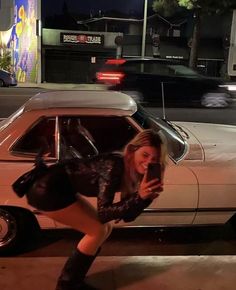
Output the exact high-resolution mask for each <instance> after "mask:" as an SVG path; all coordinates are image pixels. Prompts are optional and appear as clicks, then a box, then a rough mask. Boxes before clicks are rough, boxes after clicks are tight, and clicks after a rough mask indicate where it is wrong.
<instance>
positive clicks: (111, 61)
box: [105, 58, 126, 64]
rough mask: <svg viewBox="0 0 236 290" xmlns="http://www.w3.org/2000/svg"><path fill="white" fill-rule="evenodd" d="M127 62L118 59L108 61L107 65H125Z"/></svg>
mask: <svg viewBox="0 0 236 290" xmlns="http://www.w3.org/2000/svg"><path fill="white" fill-rule="evenodd" d="M125 62H126V60H125V59H122V58H117V59H108V60H107V61H106V62H105V64H123V63H125Z"/></svg>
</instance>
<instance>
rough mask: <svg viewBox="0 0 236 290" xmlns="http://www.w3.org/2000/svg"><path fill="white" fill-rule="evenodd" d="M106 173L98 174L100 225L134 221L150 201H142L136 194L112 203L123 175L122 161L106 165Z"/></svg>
mask: <svg viewBox="0 0 236 290" xmlns="http://www.w3.org/2000/svg"><path fill="white" fill-rule="evenodd" d="M107 165H108V167H107V170H106V172H102V173H101V174H100V179H99V194H98V206H97V208H98V215H99V219H100V220H101V222H102V223H106V222H108V221H111V220H117V219H124V221H127V222H128V221H131V220H134V219H135V218H136V217H137V216H138V215H140V213H141V212H142V210H143V209H144V208H145V207H147V206H148V205H149V204H150V203H151V200H143V199H142V198H141V197H140V196H139V195H138V194H137V193H134V194H133V195H132V196H130V197H127V198H125V199H122V200H121V201H119V202H116V203H113V200H114V196H115V193H116V192H117V191H118V189H119V188H120V184H121V178H122V174H123V170H124V167H123V161H121V160H113V162H112V164H109V163H108V164H107Z"/></svg>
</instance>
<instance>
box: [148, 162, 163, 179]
mask: <svg viewBox="0 0 236 290" xmlns="http://www.w3.org/2000/svg"><path fill="white" fill-rule="evenodd" d="M154 178H158V179H159V180H160V181H161V164H160V163H149V164H148V169H147V181H150V180H152V179H154Z"/></svg>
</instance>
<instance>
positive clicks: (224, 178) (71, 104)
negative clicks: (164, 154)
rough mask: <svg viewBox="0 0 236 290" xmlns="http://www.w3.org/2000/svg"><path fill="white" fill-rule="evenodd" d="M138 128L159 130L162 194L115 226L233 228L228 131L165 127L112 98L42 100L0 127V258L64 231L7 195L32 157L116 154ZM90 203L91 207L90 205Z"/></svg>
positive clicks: (101, 94) (61, 94)
mask: <svg viewBox="0 0 236 290" xmlns="http://www.w3.org/2000/svg"><path fill="white" fill-rule="evenodd" d="M144 128H153V129H155V130H159V131H161V132H162V133H163V134H164V135H165V136H166V138H167V140H168V151H169V152H168V153H169V161H168V166H167V169H166V173H165V179H164V191H163V192H162V193H161V195H160V196H159V198H157V199H156V200H154V201H153V203H152V204H151V205H150V206H149V208H147V209H146V210H144V212H143V213H142V215H141V216H139V217H138V218H137V219H136V220H135V221H134V222H132V223H127V224H124V223H119V224H118V226H176V225H178V226H187V225H217V224H224V223H226V222H228V221H229V220H231V221H232V220H234V222H235V216H236V127H235V126H226V125H213V124H202V123H187V122H173V123H172V122H167V121H166V120H162V119H159V118H156V117H155V116H152V115H150V114H148V113H147V112H146V111H145V110H144V109H143V108H142V107H141V106H139V105H138V104H137V103H136V102H135V101H134V100H133V99H132V98H131V97H129V96H128V95H126V94H123V93H120V92H113V91H56V92H46V93H40V94H37V95H35V96H34V97H32V98H31V99H30V100H29V101H27V102H26V103H25V105H23V106H22V107H21V108H19V109H18V110H17V111H16V112H15V113H14V114H13V115H11V116H9V117H8V118H7V119H4V120H2V121H1V123H0V252H4V251H8V250H11V249H14V248H15V247H17V246H18V245H19V244H20V243H22V242H23V240H24V238H25V237H26V236H29V235H30V234H32V233H33V229H34V228H36V227H38V226H40V228H43V229H45V228H47V229H48V228H61V227H65V226H64V225H62V224H58V223H56V222H55V221H53V220H51V219H49V218H48V217H46V216H44V215H42V213H40V212H39V211H38V210H36V209H34V208H31V207H29V206H28V204H27V202H26V200H25V198H24V197H23V198H19V197H17V195H16V194H15V193H14V192H13V191H12V187H11V185H12V183H13V182H14V181H15V180H16V179H17V178H18V177H19V176H20V175H21V174H23V173H24V172H26V171H28V170H30V169H31V168H32V167H33V166H34V162H35V157H36V155H37V153H38V152H39V150H41V152H43V156H44V159H45V161H46V162H47V163H48V164H52V163H54V162H57V161H58V160H59V159H64V158H73V157H87V156H92V155H96V154H98V153H100V152H107V151H117V150H121V149H122V148H123V146H124V145H125V144H126V143H127V142H128V141H129V140H130V139H131V138H132V137H133V136H134V135H135V134H136V133H137V132H139V131H141V130H143V129H144ZM116 198H117V199H118V198H119V196H118V193H117V197H116ZM90 201H91V202H92V203H94V205H95V206H96V199H95V198H90Z"/></svg>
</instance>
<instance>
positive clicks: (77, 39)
mask: <svg viewBox="0 0 236 290" xmlns="http://www.w3.org/2000/svg"><path fill="white" fill-rule="evenodd" d="M61 43H73V44H93V45H103V43H104V36H103V35H96V34H77V33H61Z"/></svg>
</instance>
